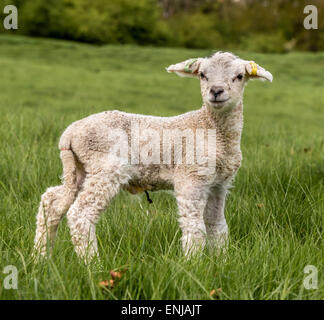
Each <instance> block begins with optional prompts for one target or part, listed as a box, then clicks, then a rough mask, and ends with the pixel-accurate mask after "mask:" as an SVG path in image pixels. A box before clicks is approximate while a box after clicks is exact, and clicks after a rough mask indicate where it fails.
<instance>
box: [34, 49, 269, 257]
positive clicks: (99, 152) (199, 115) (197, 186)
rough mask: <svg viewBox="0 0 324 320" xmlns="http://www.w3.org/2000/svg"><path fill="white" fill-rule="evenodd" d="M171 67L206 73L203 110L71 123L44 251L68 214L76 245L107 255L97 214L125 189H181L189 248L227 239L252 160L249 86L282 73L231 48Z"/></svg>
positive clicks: (41, 244) (39, 232)
mask: <svg viewBox="0 0 324 320" xmlns="http://www.w3.org/2000/svg"><path fill="white" fill-rule="evenodd" d="M167 71H168V72H169V73H176V74H177V75H179V76H182V77H193V78H198V79H200V87H201V95H202V100H203V105H202V107H201V108H200V109H198V110H195V111H191V112H188V113H185V114H183V115H179V116H174V117H155V116H145V115H138V114H130V113H124V112H120V111H106V112H102V113H99V114H94V115H91V116H89V117H87V118H84V119H82V120H79V121H76V122H74V123H72V124H71V125H70V126H69V127H68V128H67V129H66V130H65V131H64V133H63V134H62V136H61V138H60V142H59V149H60V157H61V160H62V164H63V184H62V185H59V186H55V187H50V188H48V189H47V190H46V192H45V193H44V194H43V195H42V197H41V202H40V206H39V210H38V214H37V228H36V235H35V246H34V249H35V253H36V254H37V256H38V255H40V256H44V255H46V252H47V244H49V247H50V248H51V247H52V245H53V243H54V239H55V235H56V231H57V227H58V224H59V222H60V220H61V219H62V217H63V216H64V215H65V214H66V215H67V220H68V225H69V228H70V232H71V238H72V242H73V244H74V247H75V251H76V253H77V255H78V256H79V257H80V258H82V259H83V260H84V261H85V262H90V261H91V259H92V258H93V257H95V256H97V255H98V248H97V240H96V231H95V228H96V223H97V222H98V220H99V217H100V215H101V213H102V211H103V210H104V209H105V208H106V207H107V205H108V204H109V201H110V200H111V199H112V198H113V197H114V196H115V195H116V194H117V193H118V192H119V191H120V190H122V189H124V190H128V191H130V192H131V193H137V192H141V191H156V190H173V191H174V194H175V197H176V201H177V205H178V214H179V224H180V227H181V230H182V238H181V241H182V246H183V249H184V252H185V254H186V255H188V256H190V255H191V254H193V253H197V252H201V250H202V248H203V247H204V246H205V244H206V243H210V244H213V245H215V246H216V247H217V248H218V249H221V248H226V243H227V238H228V227H227V223H226V219H225V215H224V205H225V198H226V194H227V193H228V189H229V187H230V186H231V183H232V181H233V179H234V177H235V174H236V172H237V171H238V169H239V167H240V165H241V160H242V155H241V150H240V140H241V133H242V126H243V92H244V87H245V84H246V83H247V82H248V80H250V79H262V80H268V81H270V82H272V75H271V73H270V72H268V71H266V70H265V69H264V68H262V67H260V66H259V65H257V64H256V63H255V62H253V61H246V60H243V59H241V58H239V57H237V56H235V55H234V54H232V53H228V52H216V53H214V54H213V55H212V56H210V57H205V58H196V59H189V60H185V61H183V62H180V63H177V64H175V65H171V66H169V67H168V68H167ZM143 137H144V138H145V139H143ZM167 138H168V139H167ZM206 154H207V155H206ZM184 159H185V160H186V161H184ZM184 162H185V163H184Z"/></svg>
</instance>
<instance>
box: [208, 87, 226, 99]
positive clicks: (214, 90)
mask: <svg viewBox="0 0 324 320" xmlns="http://www.w3.org/2000/svg"><path fill="white" fill-rule="evenodd" d="M223 92H224V88H223V87H216V86H212V87H211V89H210V93H211V94H212V95H213V96H214V97H215V98H217V97H218V96H219V95H220V94H222V93H223Z"/></svg>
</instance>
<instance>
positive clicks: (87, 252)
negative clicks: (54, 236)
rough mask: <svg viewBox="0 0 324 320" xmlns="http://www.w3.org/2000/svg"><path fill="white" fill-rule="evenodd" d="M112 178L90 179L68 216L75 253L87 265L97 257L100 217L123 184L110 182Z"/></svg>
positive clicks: (102, 175)
mask: <svg viewBox="0 0 324 320" xmlns="http://www.w3.org/2000/svg"><path fill="white" fill-rule="evenodd" d="M113 174H114V173H113V172H110V173H106V174H104V173H101V174H94V175H88V176H87V177H86V178H85V181H84V184H83V188H82V190H81V191H80V192H79V194H78V196H77V198H76V200H75V202H74V203H73V205H72V206H71V207H70V209H69V211H68V213H67V219H68V225H69V227H70V231H71V237H72V242H73V244H74V247H75V251H76V253H77V254H78V256H79V257H80V258H82V259H83V260H84V261H85V262H86V263H88V262H90V261H91V259H92V258H93V257H94V256H95V255H98V247H97V238H96V223H97V222H98V220H99V217H100V214H101V212H102V211H103V210H104V209H105V208H106V206H107V204H108V202H109V201H110V200H111V199H112V198H113V197H114V196H115V195H116V194H117V193H118V191H119V190H120V185H121V183H120V181H117V179H115V180H113V179H110V178H109V176H113Z"/></svg>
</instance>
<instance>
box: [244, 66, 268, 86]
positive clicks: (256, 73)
mask: <svg viewBox="0 0 324 320" xmlns="http://www.w3.org/2000/svg"><path fill="white" fill-rule="evenodd" d="M245 70H246V72H247V74H248V75H249V77H250V78H251V79H261V80H262V79H265V80H268V81H270V82H272V79H273V76H272V74H271V73H270V72H269V71H267V70H266V69H264V68H262V67H260V66H259V65H258V64H256V63H255V62H254V61H250V62H246V65H245Z"/></svg>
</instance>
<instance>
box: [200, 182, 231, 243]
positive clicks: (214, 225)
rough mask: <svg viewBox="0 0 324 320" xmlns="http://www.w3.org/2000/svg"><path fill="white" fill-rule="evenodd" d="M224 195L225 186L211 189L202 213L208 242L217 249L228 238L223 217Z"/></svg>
mask: <svg viewBox="0 0 324 320" xmlns="http://www.w3.org/2000/svg"><path fill="white" fill-rule="evenodd" d="M226 193H227V188H226V186H218V187H215V188H213V189H212V192H211V193H210V195H209V197H208V201H207V205H206V208H205V211H204V220H205V225H206V231H207V237H208V240H209V241H210V242H211V244H212V245H213V246H214V247H216V248H218V249H220V248H223V247H224V246H225V245H226V242H227V237H228V227H227V223H226V219H225V215H224V207H225V198H226Z"/></svg>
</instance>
